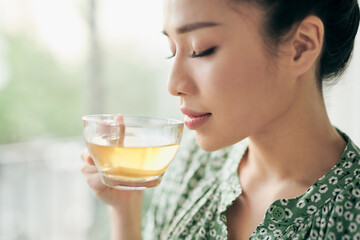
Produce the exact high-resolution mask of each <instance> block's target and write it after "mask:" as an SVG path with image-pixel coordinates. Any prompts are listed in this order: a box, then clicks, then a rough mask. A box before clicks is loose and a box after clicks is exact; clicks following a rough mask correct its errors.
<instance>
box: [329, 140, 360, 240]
mask: <svg viewBox="0 0 360 240" xmlns="http://www.w3.org/2000/svg"><path fill="white" fill-rule="evenodd" d="M348 140H349V142H348V145H347V147H346V149H345V152H344V154H343V158H344V161H343V162H341V165H338V166H337V167H338V168H337V169H336V170H339V171H338V172H337V173H340V171H341V172H342V174H341V175H342V176H341V177H342V178H343V180H344V184H343V185H342V186H340V187H341V188H339V189H338V190H337V192H334V197H333V207H332V208H331V214H330V218H329V222H328V224H329V225H328V231H327V232H328V237H329V239H337V238H336V237H338V236H343V237H345V238H344V239H350V238H351V239H353V238H354V239H360V150H359V148H358V147H357V146H356V145H355V144H354V143H353V142H352V141H351V140H350V139H348ZM336 170H335V172H336ZM339 181H340V179H339ZM346 237H347V238H346Z"/></svg>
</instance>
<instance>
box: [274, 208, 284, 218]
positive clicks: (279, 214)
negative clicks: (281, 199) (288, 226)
mask: <svg viewBox="0 0 360 240" xmlns="http://www.w3.org/2000/svg"><path fill="white" fill-rule="evenodd" d="M272 216H273V218H275V219H276V220H283V219H284V217H285V211H284V209H282V208H281V207H275V208H274V209H273V210H272Z"/></svg>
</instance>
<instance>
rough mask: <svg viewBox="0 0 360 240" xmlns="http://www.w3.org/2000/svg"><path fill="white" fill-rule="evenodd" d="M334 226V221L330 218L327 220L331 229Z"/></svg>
mask: <svg viewBox="0 0 360 240" xmlns="http://www.w3.org/2000/svg"><path fill="white" fill-rule="evenodd" d="M334 224H335V221H334V219H333V218H332V217H331V218H329V227H330V228H331V227H333V226H334Z"/></svg>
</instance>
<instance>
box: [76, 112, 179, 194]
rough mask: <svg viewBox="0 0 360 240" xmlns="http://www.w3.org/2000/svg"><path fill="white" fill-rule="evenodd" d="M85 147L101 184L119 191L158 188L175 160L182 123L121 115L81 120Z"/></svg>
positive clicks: (93, 116) (99, 116)
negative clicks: (97, 172)
mask: <svg viewBox="0 0 360 240" xmlns="http://www.w3.org/2000/svg"><path fill="white" fill-rule="evenodd" d="M82 120H83V126H84V129H83V131H84V138H85V142H86V146H87V148H88V150H89V153H90V155H91V157H92V158H93V160H94V162H95V165H96V167H97V169H98V171H99V174H100V177H101V180H102V182H103V183H104V184H105V185H107V186H110V187H114V188H119V189H144V188H150V187H155V186H157V185H158V184H159V183H160V182H161V179H162V176H163V174H164V173H165V170H166V169H167V167H168V166H169V164H170V162H171V160H172V159H173V158H174V156H175V154H176V152H177V150H178V148H179V144H180V141H181V137H182V132H183V123H182V122H181V121H178V120H172V119H165V118H152V117H140V116H126V115H121V114H99V115H88V116H84V117H83V118H82Z"/></svg>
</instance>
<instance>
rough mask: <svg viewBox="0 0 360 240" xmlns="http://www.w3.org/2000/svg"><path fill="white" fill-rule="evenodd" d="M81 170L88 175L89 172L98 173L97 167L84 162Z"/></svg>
mask: <svg viewBox="0 0 360 240" xmlns="http://www.w3.org/2000/svg"><path fill="white" fill-rule="evenodd" d="M81 172H82V173H83V174H84V175H89V174H95V173H98V170H97V168H96V167H95V166H94V165H88V164H84V165H83V166H82V168H81Z"/></svg>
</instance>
